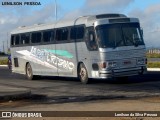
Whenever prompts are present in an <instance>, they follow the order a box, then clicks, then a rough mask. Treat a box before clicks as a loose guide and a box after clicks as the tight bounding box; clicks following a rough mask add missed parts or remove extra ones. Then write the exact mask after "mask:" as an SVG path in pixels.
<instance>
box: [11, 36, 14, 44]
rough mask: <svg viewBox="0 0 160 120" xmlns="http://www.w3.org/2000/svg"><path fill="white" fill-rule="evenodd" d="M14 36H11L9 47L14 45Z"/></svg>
mask: <svg viewBox="0 0 160 120" xmlns="http://www.w3.org/2000/svg"><path fill="white" fill-rule="evenodd" d="M14 38H15V37H14V36H11V45H14Z"/></svg>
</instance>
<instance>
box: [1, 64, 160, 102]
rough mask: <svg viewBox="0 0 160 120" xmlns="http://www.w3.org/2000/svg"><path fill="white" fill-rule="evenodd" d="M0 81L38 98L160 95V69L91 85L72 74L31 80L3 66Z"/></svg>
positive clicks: (67, 98)
mask: <svg viewBox="0 0 160 120" xmlns="http://www.w3.org/2000/svg"><path fill="white" fill-rule="evenodd" d="M0 84H1V85H7V86H13V87H17V88H18V87H22V88H27V89H30V90H31V92H32V94H35V96H36V99H40V98H43V97H44V98H45V97H47V98H48V99H47V100H48V101H47V102H55V101H56V100H57V99H58V100H59V99H60V102H63V101H67V100H68V101H76V100H79V101H83V100H86V99H88V100H91V99H109V98H112V99H113V98H137V97H146V96H159V95H160V72H150V73H148V74H147V75H144V76H136V77H130V78H129V80H128V81H127V82H124V81H123V80H122V81H113V80H93V82H92V83H91V84H89V85H83V84H81V83H80V82H79V81H78V80H77V79H73V78H56V77H43V78H40V79H39V80H35V81H29V80H27V79H25V76H23V75H18V74H14V73H11V72H10V71H9V70H8V69H7V68H6V67H0Z"/></svg>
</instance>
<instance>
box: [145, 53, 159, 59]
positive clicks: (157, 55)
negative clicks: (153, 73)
mask: <svg viewBox="0 0 160 120" xmlns="http://www.w3.org/2000/svg"><path fill="white" fill-rule="evenodd" d="M146 55H147V58H160V54H156V53H153V54H150V53H147V54H146Z"/></svg>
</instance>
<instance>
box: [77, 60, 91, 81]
mask: <svg viewBox="0 0 160 120" xmlns="http://www.w3.org/2000/svg"><path fill="white" fill-rule="evenodd" d="M78 77H79V79H80V80H81V82H82V83H83V84H87V83H88V82H89V80H88V72H87V69H86V67H85V65H84V64H83V63H81V64H80V65H79V68H78Z"/></svg>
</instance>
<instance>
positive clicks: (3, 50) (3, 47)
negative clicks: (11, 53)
mask: <svg viewBox="0 0 160 120" xmlns="http://www.w3.org/2000/svg"><path fill="white" fill-rule="evenodd" d="M3 52H4V53H5V51H4V41H3Z"/></svg>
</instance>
